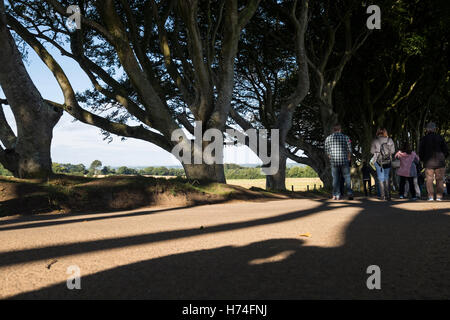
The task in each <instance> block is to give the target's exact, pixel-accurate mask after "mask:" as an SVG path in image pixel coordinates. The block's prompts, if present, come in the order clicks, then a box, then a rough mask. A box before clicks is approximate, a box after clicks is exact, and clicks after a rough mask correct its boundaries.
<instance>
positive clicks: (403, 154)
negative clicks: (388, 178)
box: [395, 143, 419, 200]
mask: <svg viewBox="0 0 450 320" xmlns="http://www.w3.org/2000/svg"><path fill="white" fill-rule="evenodd" d="M395 158H396V159H399V160H400V168H398V170H397V175H398V176H399V177H400V184H399V195H400V199H403V198H404V197H405V196H404V194H405V184H406V180H408V184H409V192H410V193H411V198H412V200H417V197H416V188H415V185H414V177H417V164H418V163H419V157H418V156H417V154H416V153H415V152H414V151H412V150H411V148H410V147H409V144H408V143H404V144H403V146H402V148H401V149H400V150H399V151H398V152H397V153H396V154H395Z"/></svg>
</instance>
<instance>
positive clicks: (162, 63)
mask: <svg viewBox="0 0 450 320" xmlns="http://www.w3.org/2000/svg"><path fill="white" fill-rule="evenodd" d="M9 2H10V3H11V10H10V12H9V14H8V23H9V25H10V26H11V27H12V28H13V29H14V30H15V31H16V32H17V34H18V35H19V36H20V37H21V38H22V39H24V40H25V41H26V42H27V43H28V44H29V45H30V46H31V47H32V48H33V49H34V50H35V51H36V53H37V54H38V55H39V56H40V57H41V59H42V60H43V61H44V63H46V65H47V66H48V68H49V69H50V70H51V71H52V72H53V74H54V76H55V78H56V80H57V81H58V83H59V85H60V87H61V90H62V91H63V94H64V103H63V104H60V103H56V102H54V103H53V106H56V107H58V108H60V109H64V110H65V111H67V112H68V113H69V114H71V115H72V116H73V117H75V118H76V119H78V120H80V121H82V122H85V123H88V124H92V125H94V126H97V127H99V128H101V129H102V130H104V131H105V132H109V133H113V134H117V135H119V136H123V137H133V138H137V139H142V140H145V141H148V142H151V143H154V144H156V145H157V146H159V147H161V148H163V149H164V150H167V151H169V152H170V151H171V150H172V148H173V147H174V146H175V145H176V144H177V143H178V142H179V141H172V133H173V132H174V131H175V130H177V129H180V128H183V129H185V130H187V131H188V132H190V133H193V131H194V126H193V122H194V120H197V121H201V122H202V124H203V126H202V128H203V130H207V129H209V128H216V129H219V130H221V131H223V130H224V127H225V122H226V120H227V117H228V114H229V111H230V100H231V96H232V91H233V85H234V63H235V58H236V51H237V46H238V41H239V36H240V34H241V32H242V30H243V28H244V27H245V26H246V24H247V22H248V21H249V19H250V18H251V17H252V15H253V13H254V12H255V10H256V9H257V7H258V4H259V0H250V1H248V2H247V5H245V6H241V5H238V1H237V0H226V1H225V0H220V1H197V0H192V1H187V0H183V1H175V0H171V1H156V0H153V1H133V2H128V1H114V0H102V1H96V2H95V3H94V5H92V3H91V2H90V1H78V5H79V6H80V10H81V29H80V30H75V31H74V32H73V33H70V32H69V30H68V28H67V27H66V26H65V24H64V21H63V20H64V19H62V18H63V17H67V16H69V15H70V14H69V13H67V10H66V7H65V6H64V4H65V1H56V0H46V1H27V2H23V1H14V0H11V1H9ZM25 8H26V10H25ZM54 12H56V13H58V15H56V16H55V14H54ZM44 41H45V42H47V43H50V44H52V45H53V46H54V47H55V48H57V49H58V50H60V52H61V54H62V55H65V56H67V57H69V58H71V59H73V60H74V61H76V62H77V63H78V64H79V66H80V67H81V68H82V69H83V70H84V72H85V73H86V74H87V76H88V77H89V79H90V80H91V82H92V85H93V87H94V90H92V91H90V92H86V93H85V94H84V95H82V96H79V95H78V96H77V95H76V94H75V92H74V90H73V88H72V85H71V83H70V81H69V79H68V78H67V76H66V74H65V73H64V70H63V69H62V68H61V66H60V65H59V64H58V62H57V61H56V59H54V57H53V56H52V55H51V54H50V53H49V51H48V50H47V49H46V48H45V46H44V45H43V44H42V42H44ZM65 42H68V43H69V44H70V50H68V49H67V48H66V46H65V45H64V43H65ZM122 70H123V72H122ZM83 103H88V104H89V105H90V106H91V107H92V106H93V107H92V108H91V110H88V109H86V108H83V106H82V104H83ZM108 110H109V111H110V112H109V113H108ZM111 110H112V111H111ZM102 111H103V112H105V113H108V114H107V115H106V116H102V115H100V113H102ZM131 120H132V122H134V123H136V122H137V123H138V125H132V124H130V123H127V122H128V121H131ZM180 139H181V143H182V144H184V145H185V146H187V147H188V149H189V150H191V156H192V155H194V154H200V153H201V151H202V150H201V148H200V147H199V146H198V145H196V144H193V145H192V144H191V143H190V140H189V139H188V138H187V136H186V135H185V134H184V133H183V134H181V138H180ZM208 143H209V142H203V143H202V144H200V145H202V147H205V146H206V145H208ZM183 166H184V169H185V171H186V175H187V177H188V178H190V179H199V180H203V179H207V180H214V181H221V182H225V177H224V173H223V166H222V165H218V164H212V165H210V164H206V163H205V162H202V163H201V164H197V165H193V164H187V163H183Z"/></svg>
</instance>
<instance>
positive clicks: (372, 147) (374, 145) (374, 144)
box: [370, 140, 377, 154]
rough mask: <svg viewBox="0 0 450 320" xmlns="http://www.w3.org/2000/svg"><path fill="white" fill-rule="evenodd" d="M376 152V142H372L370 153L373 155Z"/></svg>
mask: <svg viewBox="0 0 450 320" xmlns="http://www.w3.org/2000/svg"><path fill="white" fill-rule="evenodd" d="M376 152H377V147H376V140H373V141H372V145H371V146H370V153H371V154H375V153H376Z"/></svg>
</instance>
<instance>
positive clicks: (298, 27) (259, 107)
mask: <svg viewBox="0 0 450 320" xmlns="http://www.w3.org/2000/svg"><path fill="white" fill-rule="evenodd" d="M262 8H263V9H264V10H261V11H260V12H258V15H256V17H254V19H253V20H252V23H250V25H249V27H248V28H247V29H246V38H245V40H244V41H243V44H242V45H241V49H240V52H239V58H240V59H239V61H240V62H239V63H238V65H237V67H238V68H237V69H238V72H239V79H240V80H241V81H240V85H239V87H237V88H236V89H237V90H236V92H235V96H236V98H235V101H234V102H235V105H236V110H232V111H231V117H232V119H233V120H234V121H235V122H236V123H237V124H238V125H239V126H240V127H241V128H242V129H244V130H248V129H251V128H255V127H256V128H266V129H277V130H279V140H278V141H277V142H278V144H279V146H280V147H279V153H278V154H275V152H274V151H273V150H270V152H271V156H272V158H273V157H276V158H277V160H276V161H278V163H279V170H278V172H277V173H275V174H270V175H267V176H266V189H269V190H284V189H286V183H285V179H286V160H287V152H286V150H285V146H286V143H287V137H288V132H289V130H290V129H291V126H292V116H293V114H294V112H295V109H296V108H297V107H298V106H299V104H300V103H301V101H302V100H303V99H304V97H305V96H306V95H307V93H308V90H309V73H308V62H307V61H308V58H307V56H306V48H305V34H306V29H307V22H308V8H309V1H308V0H303V1H300V3H299V4H298V2H297V1H294V2H293V4H292V5H291V4H290V3H288V2H287V1H283V2H281V3H279V2H277V3H273V2H269V1H268V2H265V3H264V5H262ZM292 34H294V35H295V41H294V43H293V45H292V46H290V43H291V37H292ZM280 48H281V49H280ZM290 61H294V62H290ZM289 69H292V71H291V70H289ZM282 82H284V83H289V85H290V86H289V90H284V92H282V90H280V87H281V86H282V85H280V83H282ZM255 113H256V114H257V117H255V116H254V115H255ZM249 114H250V115H251V116H252V118H253V119H252V120H253V121H252V120H249V119H248V117H246V116H248V115H249ZM246 118H247V119H246ZM254 120H257V122H256V125H255V124H254V123H255V121H254ZM267 139H268V140H270V139H271V137H268V138H267Z"/></svg>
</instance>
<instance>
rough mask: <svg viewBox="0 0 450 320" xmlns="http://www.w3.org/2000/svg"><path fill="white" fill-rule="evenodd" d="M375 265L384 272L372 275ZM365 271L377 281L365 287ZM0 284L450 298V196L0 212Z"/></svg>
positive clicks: (120, 294) (194, 295) (24, 294)
mask: <svg viewBox="0 0 450 320" xmlns="http://www.w3.org/2000/svg"><path fill="white" fill-rule="evenodd" d="M372 265H375V266H377V267H379V271H380V272H379V273H378V272H375V273H376V274H375V273H371V272H369V273H368V272H367V268H368V267H369V266H372ZM78 271H79V274H80V278H79V279H72V278H73V277H74V276H76V275H77V272H78ZM375 276H376V278H374V277H375ZM378 276H379V277H378ZM369 277H371V279H370V280H369V282H370V283H371V284H372V285H374V284H376V283H379V285H380V289H376V288H375V289H372V290H369V289H368V287H367V282H368V281H367V279H368V278H369ZM68 279H69V281H68ZM378 280H379V282H377V281H378ZM68 282H69V286H71V287H73V286H78V285H80V288H81V289H76V288H74V289H72V290H70V289H68V285H67V283H68ZM0 284H1V287H0V298H20V299H33V298H40V299H48V298H61V299H72V298H77V299H88V298H89V299H91V298H107V299H109V298H111V299H116V298H122V299H127V298H135V299H136V298H144V299H304V298H307V299H330V298H336V299H348V298H357V299H358V298H361V299H388V298H389V299H392V298H394V299H396V298H401V299H409V298H419V299H420V298H425V299H428V298H446V299H450V202H448V201H445V202H440V203H438V202H433V203H428V202H408V201H400V200H398V201H394V202H391V203H386V202H381V201H378V200H375V199H356V200H353V201H331V200H318V199H315V200H313V199H311V200H308V199H292V200H276V201H260V202H254V201H252V202H243V201H242V202H232V203H224V204H214V205H204V206H198V207H191V208H168V207H152V208H144V209H139V210H133V211H125V212H114V213H96V214H84V215H82V214H77V215H40V216H30V217H8V218H1V219H0Z"/></svg>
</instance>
